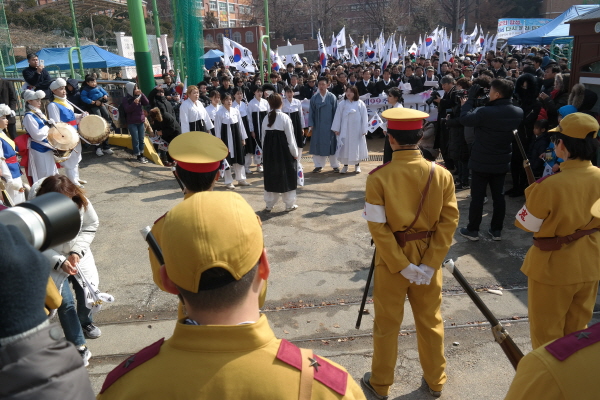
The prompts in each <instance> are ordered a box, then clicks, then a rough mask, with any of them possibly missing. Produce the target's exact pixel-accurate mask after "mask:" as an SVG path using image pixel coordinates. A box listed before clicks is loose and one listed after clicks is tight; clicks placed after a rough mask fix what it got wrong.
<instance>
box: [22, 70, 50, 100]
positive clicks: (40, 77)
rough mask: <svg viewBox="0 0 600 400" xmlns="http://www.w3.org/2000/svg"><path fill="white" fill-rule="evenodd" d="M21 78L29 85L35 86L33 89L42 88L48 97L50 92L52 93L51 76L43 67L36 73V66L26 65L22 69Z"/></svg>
mask: <svg viewBox="0 0 600 400" xmlns="http://www.w3.org/2000/svg"><path fill="white" fill-rule="evenodd" d="M23 79H25V82H27V83H28V84H30V85H31V86H35V90H43V91H44V92H46V96H48V97H49V96H50V93H52V92H51V91H50V84H51V83H52V78H51V77H50V74H49V73H48V71H46V70H45V69H43V70H42V72H41V73H38V72H37V69H36V68H33V67H27V68H25V69H24V70H23Z"/></svg>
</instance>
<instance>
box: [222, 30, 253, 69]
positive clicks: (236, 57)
mask: <svg viewBox="0 0 600 400" xmlns="http://www.w3.org/2000/svg"><path fill="white" fill-rule="evenodd" d="M223 53H225V55H224V61H225V65H226V66H232V67H235V68H236V69H237V70H238V71H243V72H252V73H254V72H256V69H255V68H254V65H252V64H253V61H254V57H252V52H251V51H250V50H248V49H247V48H245V47H244V46H242V45H241V44H239V43H236V42H234V41H233V40H230V39H227V38H226V37H223Z"/></svg>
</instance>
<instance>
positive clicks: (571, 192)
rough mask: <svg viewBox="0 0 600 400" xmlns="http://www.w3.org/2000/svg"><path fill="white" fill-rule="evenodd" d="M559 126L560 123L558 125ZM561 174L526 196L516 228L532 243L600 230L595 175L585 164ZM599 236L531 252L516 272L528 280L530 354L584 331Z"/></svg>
mask: <svg viewBox="0 0 600 400" xmlns="http://www.w3.org/2000/svg"><path fill="white" fill-rule="evenodd" d="M563 121H564V120H563ZM560 169H561V172H560V173H558V174H555V175H551V176H548V177H546V178H543V179H540V180H538V181H537V182H536V183H533V184H532V185H530V186H529V187H528V188H527V189H526V190H525V198H526V202H525V206H523V208H522V209H521V210H520V211H519V212H518V213H517V216H516V222H515V225H516V226H517V227H519V228H521V229H523V230H525V231H528V232H534V235H533V237H534V240H535V238H553V237H564V236H567V235H571V234H573V233H575V232H576V231H578V230H588V229H593V228H599V227H600V218H594V217H592V215H591V213H590V208H591V206H592V204H594V202H595V201H596V200H597V199H598V198H599V197H600V169H598V168H596V167H594V166H592V164H591V162H590V161H583V160H579V159H576V160H568V161H565V162H564V163H562V164H561V166H560ZM598 260H600V232H596V233H593V234H591V235H588V236H584V237H582V238H580V239H578V240H575V241H573V242H571V243H568V244H564V245H563V246H562V248H561V249H560V250H556V251H543V250H541V249H540V248H538V247H536V246H531V248H530V249H529V251H528V252H527V255H526V257H525V261H524V262H523V266H522V267H521V271H522V272H523V273H524V274H525V275H527V278H528V308H529V323H530V334H531V344H532V346H533V348H534V349H536V348H538V347H539V346H541V345H542V344H544V343H547V342H549V341H551V340H554V339H558V338H561V337H563V336H565V335H568V334H570V333H572V332H575V331H578V330H580V329H583V328H585V327H586V324H587V323H588V322H589V321H590V319H591V317H592V311H593V309H594V304H595V303H596V295H597V293H598V281H599V280H600V262H599V261H598Z"/></svg>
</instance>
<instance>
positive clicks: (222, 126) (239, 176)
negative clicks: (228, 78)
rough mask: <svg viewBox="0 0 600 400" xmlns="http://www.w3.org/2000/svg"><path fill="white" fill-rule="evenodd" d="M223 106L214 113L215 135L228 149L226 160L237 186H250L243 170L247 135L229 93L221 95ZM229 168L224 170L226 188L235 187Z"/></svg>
mask: <svg viewBox="0 0 600 400" xmlns="http://www.w3.org/2000/svg"><path fill="white" fill-rule="evenodd" d="M221 103H223V106H222V107H221V108H220V109H219V111H217V114H216V115H215V136H217V137H218V138H219V139H221V140H222V141H223V142H224V143H225V146H227V148H228V149H229V155H228V156H227V162H228V163H229V165H230V166H231V168H233V169H234V172H235V179H236V180H237V181H238V186H250V184H249V183H248V182H246V171H245V170H244V161H245V154H244V146H245V144H246V139H248V135H247V134H246V129H245V128H244V124H243V123H242V116H241V115H240V112H239V110H238V109H237V108H235V107H233V99H232V98H231V95H230V94H229V93H223V95H221ZM231 168H229V169H226V170H225V176H224V178H225V185H226V187H227V188H228V189H235V186H234V185H233V176H232V175H231Z"/></svg>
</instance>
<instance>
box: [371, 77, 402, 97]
mask: <svg viewBox="0 0 600 400" xmlns="http://www.w3.org/2000/svg"><path fill="white" fill-rule="evenodd" d="M393 87H398V82H396V81H395V80H393V79H390V81H389V83H388V84H387V85H386V84H385V81H384V80H383V79H382V80H380V81H377V83H376V84H375V96H379V95H380V94H381V93H383V92H385V94H387V92H388V90H390V89H391V88H393Z"/></svg>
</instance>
